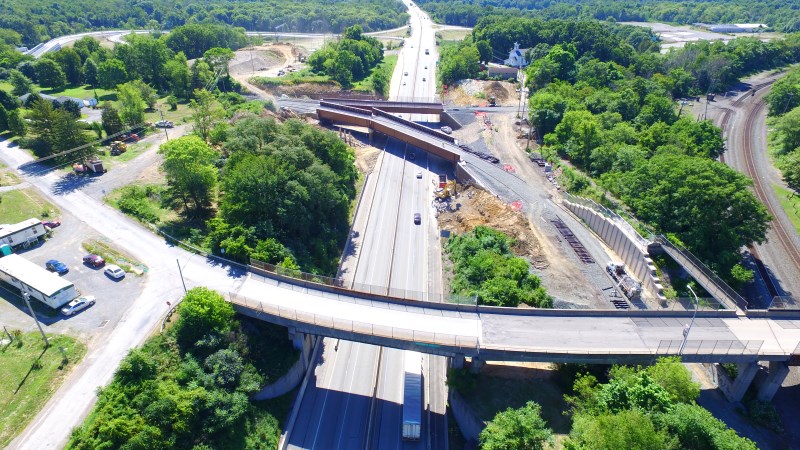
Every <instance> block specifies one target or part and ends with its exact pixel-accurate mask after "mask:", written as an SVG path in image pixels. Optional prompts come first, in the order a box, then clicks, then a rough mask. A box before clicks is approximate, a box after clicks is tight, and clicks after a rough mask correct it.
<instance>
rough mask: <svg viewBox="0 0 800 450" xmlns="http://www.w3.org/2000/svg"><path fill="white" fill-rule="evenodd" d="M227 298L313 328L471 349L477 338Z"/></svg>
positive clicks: (232, 294)
mask: <svg viewBox="0 0 800 450" xmlns="http://www.w3.org/2000/svg"><path fill="white" fill-rule="evenodd" d="M227 300H228V301H229V302H231V303H233V304H235V305H239V306H242V307H245V308H247V309H250V310H251V311H253V312H256V313H257V314H264V315H268V316H272V317H278V318H282V319H287V320H290V321H292V322H300V323H305V324H308V325H312V326H315V327H322V328H332V329H336V330H338V331H342V332H345V333H353V334H360V335H366V336H374V337H380V338H388V339H397V340H405V341H409V342H414V343H417V344H423V345H435V346H447V347H451V348H464V349H474V348H477V347H478V338H477V337H475V336H463V335H457V334H450V333H435V332H427V331H419V330H413V329H409V328H402V327H391V326H382V325H375V324H372V323H369V322H361V321H357V320H348V319H340V318H335V317H331V316H328V315H322V314H314V313H311V312H306V311H298V310H296V309H294V308H286V307H282V306H279V305H273V304H269V303H264V302H261V301H259V300H255V299H252V298H248V297H245V296H243V295H239V294H234V293H232V292H229V293H228V296H227Z"/></svg>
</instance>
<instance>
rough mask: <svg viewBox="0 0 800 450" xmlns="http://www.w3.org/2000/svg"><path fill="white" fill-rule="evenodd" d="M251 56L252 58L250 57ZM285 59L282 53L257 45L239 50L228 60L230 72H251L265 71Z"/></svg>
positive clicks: (278, 64) (280, 63)
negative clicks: (253, 47)
mask: <svg viewBox="0 0 800 450" xmlns="http://www.w3.org/2000/svg"><path fill="white" fill-rule="evenodd" d="M251 57H252V58H251ZM284 61H286V59H285V58H284V56H283V54H281V53H280V52H278V51H276V50H274V49H265V48H262V47H257V48H255V49H252V50H250V49H247V50H239V51H237V52H236V53H235V57H234V58H233V60H232V61H231V62H230V66H229V70H230V72H231V74H234V75H236V74H240V73H242V74H252V73H255V72H261V71H266V70H269V69H272V68H274V67H278V66H280V65H282V64H283V63H284Z"/></svg>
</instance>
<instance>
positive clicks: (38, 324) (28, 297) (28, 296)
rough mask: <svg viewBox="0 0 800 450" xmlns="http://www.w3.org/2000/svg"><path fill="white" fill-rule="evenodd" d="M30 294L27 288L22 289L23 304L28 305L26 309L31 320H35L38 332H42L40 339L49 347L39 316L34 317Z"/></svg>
mask: <svg viewBox="0 0 800 450" xmlns="http://www.w3.org/2000/svg"><path fill="white" fill-rule="evenodd" d="M30 296H31V294H29V293H28V289H27V288H25V289H24V290H23V291H22V298H23V299H25V304H26V305H28V311H30V312H31V317H33V321H34V322H36V326H37V327H38V328H39V333H42V339H44V346H45V347H50V340H48V339H47V335H46V334H44V330H43V329H42V324H40V323H39V318H38V317H36V313H35V312H34V311H33V307H32V306H31V301H30Z"/></svg>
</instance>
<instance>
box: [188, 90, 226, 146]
mask: <svg viewBox="0 0 800 450" xmlns="http://www.w3.org/2000/svg"><path fill="white" fill-rule="evenodd" d="M194 97H195V98H194V99H193V100H192V101H191V102H190V103H189V108H191V110H192V111H193V113H192V120H193V121H194V132H195V133H197V135H198V136H200V137H201V138H203V140H204V141H208V137H209V133H211V129H212V128H213V126H214V122H215V121H216V120H217V119H218V118H219V117H221V115H222V110H221V108H220V106H219V103H218V102H217V100H216V99H215V98H214V95H213V94H212V93H210V92H208V91H206V90H205V89H198V90H196V91H194Z"/></svg>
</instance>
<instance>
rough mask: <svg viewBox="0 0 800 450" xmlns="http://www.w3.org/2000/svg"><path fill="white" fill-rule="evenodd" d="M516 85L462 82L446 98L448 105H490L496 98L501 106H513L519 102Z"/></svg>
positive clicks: (496, 82)
mask: <svg viewBox="0 0 800 450" xmlns="http://www.w3.org/2000/svg"><path fill="white" fill-rule="evenodd" d="M515 89H516V87H515V85H514V83H509V82H507V81H482V80H462V81H460V82H459V83H458V85H457V87H456V86H454V87H453V88H451V89H450V91H449V92H448V93H447V95H446V96H445V102H446V103H452V104H454V105H458V106H468V105H484V106H485V105H488V100H487V99H488V98H489V97H492V96H494V97H495V98H496V99H497V104H498V105H500V106H513V105H515V104H517V102H518V100H519V94H517V92H516V91H515Z"/></svg>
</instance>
